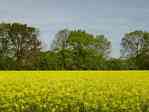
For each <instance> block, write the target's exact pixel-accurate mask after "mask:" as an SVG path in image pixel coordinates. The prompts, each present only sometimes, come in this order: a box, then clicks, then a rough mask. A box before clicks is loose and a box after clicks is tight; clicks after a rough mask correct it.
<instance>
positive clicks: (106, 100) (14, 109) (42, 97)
mask: <svg viewBox="0 0 149 112" xmlns="http://www.w3.org/2000/svg"><path fill="white" fill-rule="evenodd" d="M0 112H149V72H148V71H142V72H140V71H121V72H120V71H117V72H114V71H113V72H108V71H105V72H93V71H88V72H83V71H79V72H78V71H75V72H71V71H67V72H54V71H53V72H52V71H51V72H27V71H26V72H25V71H24V72H15V71H12V72H0Z"/></svg>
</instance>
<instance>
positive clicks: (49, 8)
mask: <svg viewBox="0 0 149 112" xmlns="http://www.w3.org/2000/svg"><path fill="white" fill-rule="evenodd" d="M0 22H23V23H27V24H29V25H34V26H35V27H37V28H40V31H41V40H42V41H43V43H44V47H46V48H48V47H49V45H50V43H51V40H52V39H53V37H54V34H55V33H56V32H57V31H59V30H61V29H64V28H68V29H84V30H86V31H88V32H90V33H93V34H104V35H106V36H107V37H108V39H109V40H111V41H112V46H113V48H112V56H119V50H120V40H121V38H122V37H123V34H124V33H126V32H130V31H133V30H145V31H149V0H0Z"/></svg>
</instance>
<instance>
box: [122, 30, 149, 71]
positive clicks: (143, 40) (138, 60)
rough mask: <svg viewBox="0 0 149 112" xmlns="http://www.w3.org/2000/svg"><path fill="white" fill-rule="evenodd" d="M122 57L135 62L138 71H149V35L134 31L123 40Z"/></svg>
mask: <svg viewBox="0 0 149 112" xmlns="http://www.w3.org/2000/svg"><path fill="white" fill-rule="evenodd" d="M121 45H122V50H121V51H122V52H121V53H122V57H125V58H129V59H131V61H132V60H133V61H134V63H135V64H136V66H137V67H138V69H149V59H148V56H149V33H148V32H143V31H134V32H130V33H127V34H126V35H125V36H124V38H123V39H122V43H121Z"/></svg>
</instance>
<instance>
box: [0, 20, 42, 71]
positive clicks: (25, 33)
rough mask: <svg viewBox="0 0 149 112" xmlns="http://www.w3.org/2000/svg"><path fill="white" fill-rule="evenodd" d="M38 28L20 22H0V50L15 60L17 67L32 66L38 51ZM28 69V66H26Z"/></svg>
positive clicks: (2, 53)
mask: <svg viewBox="0 0 149 112" xmlns="http://www.w3.org/2000/svg"><path fill="white" fill-rule="evenodd" d="M37 37H38V30H37V29H36V28H33V27H29V26H27V25H26V24H21V23H1V24H0V52H1V56H3V57H5V56H6V57H10V58H13V60H15V61H16V65H17V69H19V68H20V67H21V68H20V69H23V68H22V67H28V66H30V67H31V66H32V64H33V63H34V62H36V57H37V55H38V53H39V51H40V48H41V47H40V44H41V43H40V41H39V40H38V38H37ZM27 69H28V68H27Z"/></svg>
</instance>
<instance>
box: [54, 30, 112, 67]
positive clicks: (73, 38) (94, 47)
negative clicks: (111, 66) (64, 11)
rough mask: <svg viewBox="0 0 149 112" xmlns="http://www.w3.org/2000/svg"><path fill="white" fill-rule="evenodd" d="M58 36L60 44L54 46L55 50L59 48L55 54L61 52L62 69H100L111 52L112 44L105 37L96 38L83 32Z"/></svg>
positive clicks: (61, 33)
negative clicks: (102, 61) (103, 60)
mask: <svg viewBox="0 0 149 112" xmlns="http://www.w3.org/2000/svg"><path fill="white" fill-rule="evenodd" d="M58 34H59V36H56V37H58V38H56V39H55V43H58V44H54V45H56V47H54V48H57V49H56V50H55V52H59V56H60V57H61V60H60V61H61V65H62V69H68V68H69V69H74V70H82V69H98V68H99V65H101V63H99V62H101V60H102V59H104V57H107V56H108V54H109V52H110V47H111V46H110V45H111V44H110V42H109V41H108V40H107V39H106V38H105V37H104V36H103V35H100V36H97V37H95V36H93V35H92V34H89V33H86V32H85V31H81V30H78V31H68V30H67V31H66V30H65V31H63V32H60V33H58ZM99 57H100V59H99ZM96 59H99V60H96ZM68 60H69V64H68ZM95 60H96V61H97V62H95ZM68 66H69V67H68ZM97 66H98V67H97ZM93 67H94V68H93Z"/></svg>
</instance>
